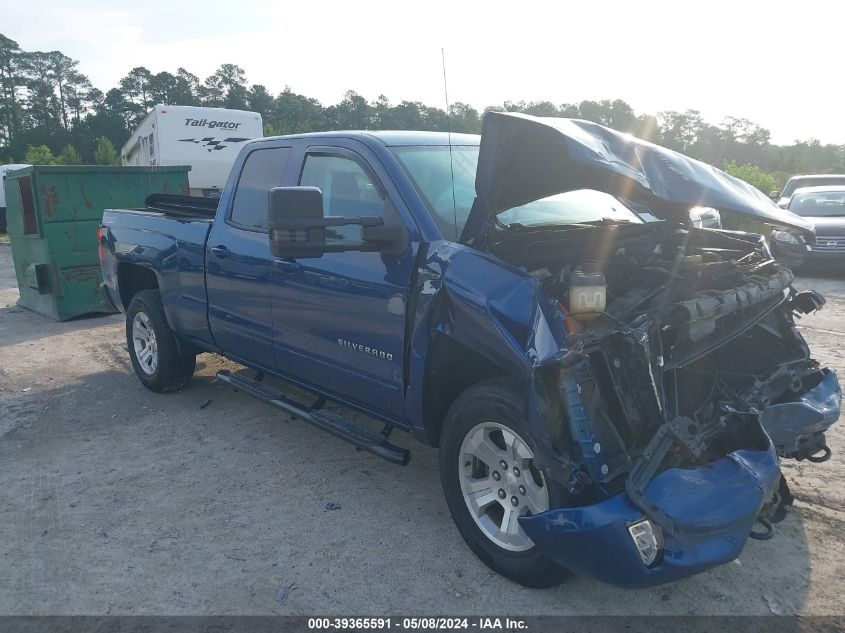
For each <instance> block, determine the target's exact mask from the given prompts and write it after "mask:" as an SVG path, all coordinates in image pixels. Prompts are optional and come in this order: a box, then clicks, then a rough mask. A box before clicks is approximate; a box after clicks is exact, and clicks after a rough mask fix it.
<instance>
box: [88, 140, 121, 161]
mask: <svg viewBox="0 0 845 633" xmlns="http://www.w3.org/2000/svg"><path fill="white" fill-rule="evenodd" d="M94 163H95V164H97V165H120V155H119V154H118V153H117V150H116V149H115V148H114V145H112V142H111V141H110V140H109V139H107V138H106V137H105V136H101V137H100V138H99V139H98V140H97V149H96V150H94Z"/></svg>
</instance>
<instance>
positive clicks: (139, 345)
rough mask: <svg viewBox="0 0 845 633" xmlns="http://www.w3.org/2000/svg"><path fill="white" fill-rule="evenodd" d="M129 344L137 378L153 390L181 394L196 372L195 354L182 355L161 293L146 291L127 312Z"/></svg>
mask: <svg viewBox="0 0 845 633" xmlns="http://www.w3.org/2000/svg"><path fill="white" fill-rule="evenodd" d="M136 326H137V327H136ZM136 334H137V335H140V336H136ZM126 344H127V346H128V347H129V356H130V358H131V359H132V367H133V368H134V369H135V375H136V376H138V380H140V381H141V383H142V384H143V385H144V386H145V387H146V388H147V389H150V390H152V391H157V392H159V393H162V392H167V391H179V390H180V389H181V388H182V387H184V386H185V385H186V384H187V383H188V381H189V380H190V379H191V376H193V374H194V369H196V364H197V357H196V355H195V354H185V355H183V354H180V353H179V346H178V345H177V344H176V336H175V335H174V334H173V330H171V329H170V325H169V324H168V323H167V317H165V316H164V308H162V305H161V296H160V295H159V292H158V290H142V291H141V292H139V293H138V294H136V295H135V296H134V297H132V301H130V303H129V308H128V309H127V310H126ZM145 349H146V350H147V351H146V352H145V351H144V350H145Z"/></svg>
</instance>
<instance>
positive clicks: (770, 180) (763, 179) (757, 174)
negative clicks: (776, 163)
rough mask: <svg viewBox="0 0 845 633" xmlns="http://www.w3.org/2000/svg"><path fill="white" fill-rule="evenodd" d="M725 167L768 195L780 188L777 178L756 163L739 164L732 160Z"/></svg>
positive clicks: (732, 174)
mask: <svg viewBox="0 0 845 633" xmlns="http://www.w3.org/2000/svg"><path fill="white" fill-rule="evenodd" d="M724 169H725V171H726V172H727V173H729V174H730V175H731V176H735V177H737V178H739V179H740V180H744V181H745V182H747V183H748V184H749V185H751V186H752V187H757V189H759V190H760V191H762V192H763V193H765V194H766V195H769V193H770V192H772V191H779V190H780V187H779V186H778V180H777V178H775V177H774V176H772V175H771V174H767V173H766V172H764V171H763V170H762V169H760V168H759V167H758V166H757V165H755V164H754V163H743V164H742V165H737V164H736V161H733V160H732V161H728V162H727V163H725V167H724Z"/></svg>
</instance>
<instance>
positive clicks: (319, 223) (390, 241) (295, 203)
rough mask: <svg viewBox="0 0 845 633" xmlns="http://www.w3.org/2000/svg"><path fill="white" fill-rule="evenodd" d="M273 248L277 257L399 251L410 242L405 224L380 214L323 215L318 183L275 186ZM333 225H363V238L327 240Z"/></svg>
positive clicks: (270, 202) (269, 217)
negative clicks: (388, 221)
mask: <svg viewBox="0 0 845 633" xmlns="http://www.w3.org/2000/svg"><path fill="white" fill-rule="evenodd" d="M267 214H268V215H267V228H268V233H269V238H270V252H271V253H272V254H273V256H274V257H282V258H298V257H301V258H308V257H321V256H322V255H323V253H339V252H344V251H381V252H384V253H387V254H394V255H398V254H401V253H403V252H404V251H405V248H407V246H408V242H409V239H410V238H409V235H408V230H407V229H406V228H405V226H404V225H388V226H386V225H385V224H384V220H382V218H379V217H357V218H342V217H323V193H322V192H321V191H320V190H319V189H318V188H317V187H275V188H273V189H271V190H270V194H269V199H268V210H267ZM332 226H360V227H361V229H362V230H361V234H362V240H361V241H360V242H352V241H331V242H326V229H327V228H328V227H332Z"/></svg>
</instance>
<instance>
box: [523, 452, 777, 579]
mask: <svg viewBox="0 0 845 633" xmlns="http://www.w3.org/2000/svg"><path fill="white" fill-rule="evenodd" d="M780 477H781V474H780V468H779V466H778V460H777V454H776V453H775V450H774V447H773V446H770V447H769V450H766V451H750V450H740V451H736V452H734V453H731V454H729V455H727V456H726V457H724V458H722V459H719V460H717V461H715V462H713V463H711V464H708V465H706V466H702V467H700V468H693V469H681V468H672V469H669V470H666V471H663V472H662V473H660V474H659V475H657V476H656V477H655V478H654V479H653V480H652V481H651V482H650V483H649V485H648V486H647V487H646V490H645V498H646V500H647V502H648V503H650V504H653V505H654V506H656V507H658V508H660V509H661V511H662V513H663V514H664V515H666V516H668V517H669V518H671V520H672V522H673V523H674V525H675V530H676V531H675V533H674V534H670V533H662V550H661V551H660V552H659V553H658V557H657V559H656V560H655V562H654V563H652V564H651V565H650V566H647V565H646V564H645V563H644V562H643V559H642V556H641V554H640V551H639V550H638V548H637V546H636V544H635V541H634V539H633V538H632V536H631V534H630V532H629V530H628V528H629V526H631V525H632V524H635V523H638V522H640V521H642V520H643V519H645V517H644V515H643V512H642V510H640V509H639V508H638V507H637V506H636V505H634V504H633V503H632V502H631V500H630V498H629V497H628V495H627V493H624V492H623V493H620V494H618V495H615V496H613V497H610V498H609V499H605V500H604V501H601V502H599V503H596V504H593V505H589V506H583V507H580V508H558V509H555V510H549V511H548V512H544V513H542V514H538V515H535V516H531V517H522V518H520V520H519V522H520V525H521V526H522V528H523V529H524V530H525V533H526V534H527V535H528V536H529V537H530V538H531V540H532V541H534V543H535V544H536V545H537V546H538V547H539V548H540V549H541V550H542V551H543V553H544V554H545V555H546V556H548V557H549V558H550V559H552V560H554V561H555V562H556V563H558V564H560V565H563V566H564V567H566V568H567V569H570V570H572V571H574V572H575V573H578V574H583V575H585V576H591V577H593V578H596V579H598V580H601V581H603V582H606V583H609V584H613V585H619V586H623V587H644V586H649V585H657V584H661V583H665V582H670V581H673V580H677V579H679V578H684V577H686V576H691V575H693V574H697V573H699V572H702V571H704V570H706V569H710V568H711V567H715V566H717V565H721V564H722V563H726V562H728V561H730V560H733V559H734V558H736V557H737V556H739V553H740V552H741V551H742V548H743V546H744V545H745V541H746V539H747V538H748V536H749V534H750V533H751V530H752V527H753V526H754V522H755V521H756V520H757V517H758V515H759V514H760V511H761V510H762V509H763V507H764V506H765V505H766V504H767V503H769V502H770V501H771V500H772V499H773V498H774V496H775V493H776V491H777V488H778V484H779V482H780Z"/></svg>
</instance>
